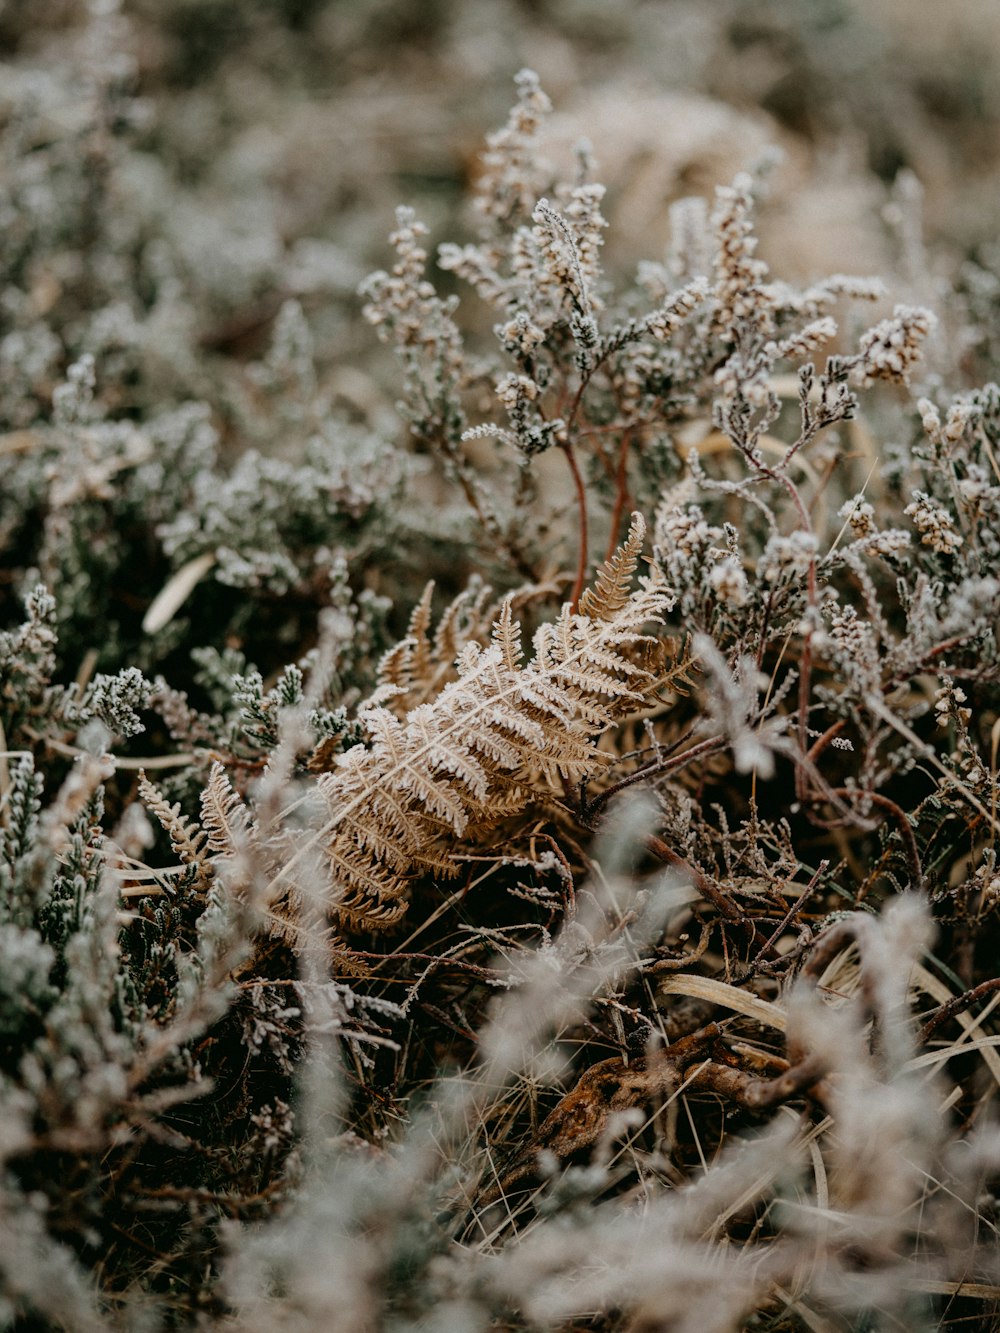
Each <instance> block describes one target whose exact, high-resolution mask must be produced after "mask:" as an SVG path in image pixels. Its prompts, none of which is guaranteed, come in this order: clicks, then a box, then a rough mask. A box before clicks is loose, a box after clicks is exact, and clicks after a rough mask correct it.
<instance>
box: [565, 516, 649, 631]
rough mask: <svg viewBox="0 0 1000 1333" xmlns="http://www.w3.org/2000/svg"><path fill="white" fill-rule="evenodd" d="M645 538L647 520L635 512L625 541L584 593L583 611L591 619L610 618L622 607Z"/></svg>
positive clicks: (628, 593) (581, 611) (626, 600)
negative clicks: (592, 584)
mask: <svg viewBox="0 0 1000 1333" xmlns="http://www.w3.org/2000/svg"><path fill="white" fill-rule="evenodd" d="M645 538H646V520H645V519H644V518H643V517H642V515H641V514H633V515H632V522H631V525H630V526H629V530H628V536H627V537H626V538H625V541H624V542H623V543H622V545H621V546H619V548H618V550H617V551H615V553H614V555H612V557H611V559H610V560H606V561H605V562H604V564H603V565H602V566H601V567H600V569H599V570H598V571H597V574H596V576H595V582H594V586H593V587H592V588H587V589H586V590H585V591H584V592H583V594H582V595H581V597H580V614H581V615H584V616H589V617H590V618H591V619H592V620H610V619H611V618H612V617H613V616H615V615H617V613H618V612H619V611H621V610H622V609H623V607H624V606H625V605H626V603H627V602H628V600H629V597H630V595H631V591H632V578H633V576H634V574H635V571H636V569H637V568H638V565H639V555H640V554H641V552H642V543H643V542H644V541H645Z"/></svg>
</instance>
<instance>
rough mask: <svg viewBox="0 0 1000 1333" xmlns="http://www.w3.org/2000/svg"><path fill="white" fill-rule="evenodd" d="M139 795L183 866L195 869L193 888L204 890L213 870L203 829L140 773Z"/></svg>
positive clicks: (178, 804) (178, 803)
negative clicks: (196, 871) (196, 874)
mask: <svg viewBox="0 0 1000 1333" xmlns="http://www.w3.org/2000/svg"><path fill="white" fill-rule="evenodd" d="M139 795H140V797H141V798H142V801H143V803H144V804H145V805H146V807H147V809H149V810H150V811H152V813H153V814H154V815H155V816H156V819H157V821H158V822H159V824H160V827H161V828H162V829H163V831H164V832H165V833H166V835H167V837H168V838H169V839H170V846H171V847H172V848H173V851H174V854H175V855H176V856H177V857H178V859H179V860H181V861H182V862H183V863H184V865H186V866H196V867H197V869H198V878H197V881H196V887H197V888H198V889H200V890H202V891H204V890H205V889H207V887H208V885H209V883H210V881H211V879H212V876H213V873H214V871H213V868H212V864H211V862H210V860H209V858H208V850H207V843H208V836H207V834H206V833H205V830H204V829H202V828H201V827H199V825H198V824H196V823H195V822H194V821H193V820H190V819H187V818H186V817H185V816H184V815H183V814H182V812H181V807H180V802H175V803H174V804H173V805H171V803H170V802H169V801H168V800H167V798H166V797H165V796H164V795H163V793H162V792H161V791H160V789H159V787H157V786H156V785H155V784H154V783H152V782H150V780H149V778H147V777H146V774H145V772H144V771H142V770H140V772H139Z"/></svg>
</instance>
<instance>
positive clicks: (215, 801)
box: [201, 762, 256, 856]
mask: <svg viewBox="0 0 1000 1333" xmlns="http://www.w3.org/2000/svg"><path fill="white" fill-rule="evenodd" d="M201 822H202V827H203V829H204V830H205V833H204V836H205V837H206V838H207V840H208V847H209V850H210V851H212V852H216V853H219V854H221V855H223V856H235V855H236V853H237V852H238V851H241V850H244V849H246V848H247V847H248V846H249V845H251V844H252V843H253V842H254V841H255V834H256V830H255V828H254V825H253V822H252V820H251V818H250V812H249V811H248V810H247V808H246V806H245V805H244V803H243V799H242V797H241V796H240V794H239V792H237V791H236V789H235V788H234V787H233V785H232V783H231V782H230V781H229V778H228V777H227V776H226V770H225V769H224V768H223V767H222V765H221V764H220V763H218V762H216V763H214V764H213V765H212V772H211V775H210V777H209V779H208V785H207V786H206V787H205V789H204V790H203V791H202V793H201Z"/></svg>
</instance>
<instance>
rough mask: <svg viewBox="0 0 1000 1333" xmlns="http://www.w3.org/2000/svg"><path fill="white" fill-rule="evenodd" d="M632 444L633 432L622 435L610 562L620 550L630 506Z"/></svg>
mask: <svg viewBox="0 0 1000 1333" xmlns="http://www.w3.org/2000/svg"><path fill="white" fill-rule="evenodd" d="M631 443H632V432H631V431H625V432H624V433H623V434H622V442H621V448H620V449H619V452H618V474H617V477H616V479H615V481H616V486H615V507H614V509H612V511H611V534H610V536H609V537H608V551H607V555H605V557H604V559H605V560H610V559H611V557H612V556H613V555H614V553H615V551H616V550H617V549H618V533H619V530H620V529H621V525H622V514H623V513H624V512H625V506H626V505H627V504H628V471H627V464H628V448H629V445H630V444H631Z"/></svg>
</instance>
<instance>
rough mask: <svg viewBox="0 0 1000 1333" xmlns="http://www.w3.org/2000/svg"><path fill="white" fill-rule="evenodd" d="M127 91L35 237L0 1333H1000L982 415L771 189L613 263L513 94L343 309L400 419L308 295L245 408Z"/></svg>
mask: <svg viewBox="0 0 1000 1333" xmlns="http://www.w3.org/2000/svg"><path fill="white" fill-rule="evenodd" d="M94 78H95V101H94V106H95V108H96V110H95V118H94V122H93V123H92V124H88V125H86V126H84V127H82V128H81V129H80V130H79V134H80V142H79V143H77V144H76V145H75V148H76V150H77V153H78V156H77V157H74V155H73V153H70V152H66V154H65V156H64V160H63V159H60V162H58V163H55V162H50V163H49V164H48V165H49V169H50V170H55V168H56V166H58V167H59V170H61V171H64V172H65V173H67V174H68V175H69V176H70V178H71V179H70V184H71V185H72V184H73V183H74V182H75V184H76V185H77V186H79V187H80V189H79V197H78V198H77V202H78V205H79V212H78V215H77V216H75V217H67V216H65V215H61V216H60V217H59V218H58V219H57V218H56V217H55V216H53V217H51V218H48V219H46V218H44V217H41V218H39V216H38V215H37V212H36V214H35V215H34V217H35V220H34V223H33V225H34V228H35V230H34V232H33V233H32V232H31V228H30V227H29V226H28V219H29V212H28V204H27V203H26V202H24V200H29V199H30V190H29V188H28V187H29V185H30V184H31V172H32V170H33V169H34V166H33V164H32V163H31V162H30V161H29V159H28V158H27V157H26V158H25V159H24V161H26V162H27V164H28V165H27V166H25V168H24V181H23V185H24V191H25V193H24V199H23V200H22V212H21V213H18V212H17V209H16V208H12V210H11V212H12V216H13V218H14V219H15V221H17V220H18V219H19V220H20V223H21V226H20V228H19V227H18V226H15V225H13V224H11V223H10V222H9V220H8V221H6V222H5V226H8V230H9V234H10V236H11V237H12V240H11V242H10V245H9V247H8V251H7V255H6V257H5V263H6V264H7V265H8V271H7V275H6V279H5V281H6V284H7V286H6V288H5V297H4V306H3V310H2V317H3V320H4V324H3V328H2V342H0V361H2V364H3V365H4V367H5V378H4V381H3V385H2V394H3V398H2V412H3V429H4V431H5V434H4V435H3V436H2V437H0V452H2V456H3V462H4V486H3V492H2V495H0V506H2V507H0V543H2V548H3V553H4V579H3V585H2V588H0V606H2V608H3V613H4V616H5V619H6V623H7V624H8V625H9V626H10V628H8V629H7V630H6V631H4V632H3V634H2V635H0V721H2V728H3V732H2V738H0V793H2V813H0V1024H2V1028H3V1044H2V1047H0V1050H2V1060H0V1079H2V1082H0V1099H2V1108H0V1152H2V1158H3V1176H2V1194H0V1281H2V1285H0V1322H2V1323H3V1325H4V1326H5V1327H10V1328H13V1329H36V1328H38V1329H41V1328H53V1329H66V1330H73V1331H74V1333H76V1331H77V1330H79V1331H80V1333H90V1330H95V1331H96V1330H110V1329H123V1330H124V1329H127V1330H145V1329H149V1330H153V1329H161V1328H163V1329H167V1328H206V1329H207V1328H218V1329H233V1330H236V1329H239V1330H255V1329H260V1330H265V1329H267V1330H274V1329H287V1330H293V1329H294V1330H304V1331H305V1330H316V1331H317V1333H318V1331H319V1330H331V1329H342V1330H344V1331H345V1333H354V1331H355V1330H361V1329H376V1328H386V1329H400V1330H402V1329H417V1328H419V1329H427V1330H431V1329H440V1330H448V1331H449V1333H452V1331H457V1330H466V1329H467V1330H470V1331H471V1330H476V1329H487V1328H497V1329H500V1328H526V1329H527V1328H536V1329H537V1328H545V1329H566V1330H569V1329H579V1328H592V1329H623V1330H624V1329H628V1330H654V1329H670V1330H677V1331H678V1333H684V1331H687V1330H699V1333H700V1331H701V1330H705V1329H713V1330H716V1329H718V1330H723V1329H741V1328H744V1327H750V1326H752V1327H754V1328H760V1329H774V1330H778V1329H793V1328H794V1329H815V1330H819V1329H836V1328H845V1329H847V1328H850V1329H854V1328H857V1329H862V1328H866V1329H867V1328H875V1327H878V1328H886V1329H889V1328H908V1329H916V1328H921V1327H927V1328H930V1327H937V1326H951V1325H952V1324H954V1325H955V1326H958V1327H961V1326H962V1325H963V1322H964V1324H965V1326H967V1327H970V1326H975V1327H988V1326H989V1325H990V1321H991V1320H992V1319H993V1318H995V1317H996V1316H997V1313H998V1311H1000V1272H998V1260H997V1246H996V1239H997V1234H996V1233H997V1216H996V1200H995V1197H994V1194H993V1193H992V1192H991V1191H992V1190H993V1189H994V1188H995V1187H996V1183H997V1180H998V1177H1000V1134H998V1130H997V1126H996V1113H995V1101H996V1096H997V1086H998V1083H1000V1052H998V1050H997V1046H998V1044H1000V1036H998V1035H997V1033H996V1023H995V1019H994V1017H993V1015H994V1011H995V1007H996V1004H997V1003H1000V998H998V997H1000V978H998V977H997V976H996V964H995V959H996V957H997V948H998V943H1000V939H998V936H1000V931H998V906H1000V865H998V860H997V833H998V827H1000V825H998V819H1000V799H998V798H1000V786H998V750H1000V642H998V639H1000V573H998V571H1000V461H998V460H1000V388H998V387H997V385H995V384H986V385H985V386H982V387H971V386H967V385H965V384H964V382H963V370H962V366H961V364H959V359H958V357H957V355H955V356H952V355H951V352H950V348H951V343H950V341H949V338H948V337H945V336H942V335H941V334H940V333H938V332H936V327H935V326H936V321H935V316H934V314H933V313H932V312H931V311H929V310H928V309H925V308H923V307H922V306H920V305H916V304H913V303H905V302H904V303H901V304H896V305H895V306H891V305H890V306H888V307H887V306H886V304H885V302H886V293H885V291H884V290H883V288H882V286H881V285H880V284H879V283H876V282H873V281H872V280H870V279H859V278H853V277H845V276H842V275H837V276H834V277H831V278H828V279H826V280H823V281H820V282H816V283H815V284H813V285H812V286H810V287H807V288H804V289H798V288H793V287H791V286H788V285H786V284H785V283H783V282H782V281H781V280H780V277H778V278H775V277H772V275H771V274H770V273H769V272H768V271H767V269H766V267H765V266H764V264H763V263H762V262H761V261H760V260H759V259H758V258H757V256H756V253H755V237H754V232H753V222H752V218H753V210H754V204H755V198H756V196H757V195H758V193H759V192H760V191H761V190H762V189H763V188H764V181H763V178H762V177H761V176H760V175H753V174H745V175H741V176H739V177H738V178H737V179H736V180H735V181H734V182H733V184H732V185H731V186H729V187H726V188H722V189H720V190H719V191H718V192H717V195H716V198H715V200H714V202H713V201H706V200H704V199H700V198H694V199H688V200H684V201H683V202H681V203H679V204H677V205H676V206H675V207H674V209H673V211H672V230H673V247H672V249H671V252H670V253H669V255H667V256H666V258H665V259H663V260H662V261H660V262H649V263H646V264H644V265H643V266H642V267H641V269H640V271H639V273H638V276H637V281H636V283H635V284H634V286H633V287H631V288H630V289H629V290H627V291H624V292H621V291H616V290H614V289H613V287H612V285H611V283H610V282H609V281H608V280H607V279H606V277H605V276H604V273H603V271H602V267H601V262H600V261H601V251H602V245H603V242H604V231H605V227H606V223H605V219H604V217H603V216H602V211H601V210H602V206H603V200H604V191H603V189H602V187H601V186H600V185H599V184H597V183H596V181H595V179H594V166H593V164H592V162H591V161H590V158H589V155H588V152H587V151H586V149H581V150H580V152H579V154H578V156H577V160H576V161H575V163H574V164H572V167H571V169H570V173H569V176H568V178H560V177H559V175H558V174H557V173H555V172H554V171H553V169H552V168H551V167H550V166H548V165H546V164H545V163H544V162H543V161H542V160H541V158H540V155H539V153H538V151H537V144H538V135H539V131H540V127H541V125H542V124H543V122H544V120H545V117H546V116H547V114H548V112H549V110H550V107H549V102H548V99H547V97H546V96H545V94H544V92H543V91H542V89H541V87H540V85H539V82H538V80H537V78H536V77H535V76H534V75H533V74H532V73H530V72H529V71H524V72H522V73H521V74H520V75H519V76H518V78H517V92H518V100H517V103H516V105H515V108H514V110H513V111H512V113H511V116H510V119H509V121H508V122H507V124H506V125H505V126H504V127H503V128H502V129H500V130H499V131H497V132H496V133H495V134H493V135H492V136H491V137H490V139H489V141H488V144H487V149H486V152H485V153H484V155H483V157H482V160H481V163H480V167H479V170H478V174H477V177H476V180H475V186H474V197H473V200H472V204H473V208H472V218H471V224H470V237H471V239H469V240H467V241H466V242H465V243H463V244H461V245H451V244H449V245H444V246H442V247H441V249H440V250H439V252H438V269H439V271H438V272H436V273H435V272H433V270H432V268H431V263H430V258H429V255H428V252H427V250H426V248H425V244H424V237H425V235H426V233H425V230H424V228H423V227H422V226H421V224H420V222H419V221H418V219H417V218H416V217H415V215H414V214H413V213H412V212H411V211H409V210H407V209H402V210H400V212H399V216H398V221H397V227H396V230H395V232H394V233H393V236H392V246H393V248H394V251H395V262H394V266H393V267H392V269H391V271H388V272H379V273H376V274H374V275H373V276H372V277H371V278H369V279H368V281H367V282H366V284H365V286H364V299H365V302H366V305H365V316H366V318H367V319H368V321H369V322H370V324H371V325H373V326H374V328H375V329H376V330H377V332H378V335H379V337H380V338H382V339H383V340H384V341H385V342H386V343H387V344H388V345H389V346H391V347H392V348H393V349H394V350H395V352H396V353H397V354H398V357H399V360H400V363H401V365H402V369H403V390H402V393H403V401H402V404H401V411H402V413H403V415H404V417H405V420H406V422H407V424H408V439H407V440H406V441H404V442H402V443H394V442H393V441H392V440H390V439H378V438H376V437H375V436H374V434H373V432H372V430H371V429H370V427H369V425H368V424H367V423H365V422H362V421H358V420H350V419H345V418H343V417H337V416H336V415H335V414H334V413H333V411H332V408H331V404H330V402H329V401H328V399H327V398H326V397H324V390H323V385H322V383H321V381H320V379H319V378H318V377H317V375H316V373H315V367H314V365H313V363H312V360H311V350H310V330H309V323H308V320H307V318H306V316H305V315H304V313H303V310H302V307H301V305H300V304H298V303H297V302H296V301H294V300H292V301H289V302H287V303H286V304H285V305H284V307H283V308H282V310H281V313H280V315H279V317H278V318H277V320H276V323H275V326H274V331H273V340H272V345H271V348H270V351H269V352H267V354H266V355H265V356H264V358H263V359H262V360H261V361H260V362H256V363H253V364H251V365H250V366H249V367H248V368H247V369H246V372H245V374H244V375H243V376H242V378H240V377H236V382H235V383H234V384H233V385H230V386H228V387H227V390H226V395H227V396H226V397H225V401H224V403H223V401H222V399H221V398H215V399H211V400H210V399H208V398H207V397H205V396H201V394H200V390H199V386H200V385H202V384H203V382H204V371H203V368H202V367H201V366H200V363H199V360H198V355H197V347H196V342H195V335H194V333H193V331H192V330H191V329H190V328H185V327H184V325H183V322H182V320H181V318H180V311H181V307H182V305H183V303H182V302H178V300H177V282H178V281H179V279H178V278H177V275H176V274H175V273H172V270H171V264H172V258H171V256H170V255H169V254H168V253H166V252H165V251H164V249H163V248H162V246H161V247H160V248H159V249H157V248H156V247H152V246H149V245H147V244H145V243H144V240H143V234H142V232H143V226H144V225H145V222H144V219H143V217H142V216H141V213H140V212H139V211H138V210H136V211H130V208H131V207H132V206H131V205H129V207H126V208H124V209H123V210H122V211H120V212H114V211H113V210H110V209H108V208H107V207H106V203H107V200H108V199H109V198H114V197H118V198H127V194H124V193H123V194H119V195H116V193H115V192H116V190H117V189H118V186H117V185H116V179H117V178H116V176H115V172H116V158H115V153H116V147H115V143H116V141H115V138H114V134H113V133H112V129H111V125H112V121H111V117H112V112H113V111H114V113H115V115H117V116H118V117H120V118H121V120H122V122H123V123H125V122H127V112H128V105H127V103H121V104H119V100H116V99H120V97H121V90H120V89H119V88H118V86H117V85H116V83H115V82H114V79H113V78H112V77H111V74H109V73H108V71H103V72H102V70H101V69H100V68H99V67H97V68H96V72H95V73H94ZM102 80H103V82H102ZM30 100H31V99H30V98H27V99H26V101H25V104H24V106H23V107H22V108H21V112H20V113H19V115H18V116H13V117H12V118H11V119H10V120H9V121H8V123H7V125H6V126H5V129H4V133H5V134H6V135H7V136H8V138H9V140H10V144H9V147H10V148H11V149H12V153H13V150H14V149H16V147H17V142H16V141H18V136H19V135H21V136H24V135H26V134H28V129H29V128H30V126H31V125H32V123H33V122H32V120H31V115H32V114H33V112H32V108H31V106H29V102H30ZM26 127H27V128H26ZM119 128H120V126H119ZM29 137H30V136H29ZM81 148H82V150H83V156H82V157H81V156H79V154H80V150H81ZM40 151H42V152H46V153H48V154H49V156H50V157H52V156H54V150H53V149H52V148H51V146H49V147H45V146H43V147H42V148H41V149H40ZM87 154H89V155H90V156H89V157H87ZM14 155H16V154H14ZM81 161H83V162H84V163H85V164H86V169H84V168H83V167H81V166H80V165H79V164H80V162H81ZM98 168H100V169H99V170H98ZM74 171H76V172H78V175H77V176H73V173H74ZM84 187H86V190H85V189H84ZM87 190H89V194H88V193H87ZM102 192H103V193H102ZM69 194H70V195H73V190H72V189H70V190H69ZM74 197H76V196H74ZM46 225H47V226H49V227H50V229H51V230H50V234H41V233H42V232H43V231H44V226H46ZM59 228H65V229H67V234H69V235H71V236H78V235H82V234H85V235H86V237H87V248H86V249H85V250H84V252H83V253H84V254H85V255H86V256H87V257H88V261H89V266H88V265H83V266H82V267H78V268H76V269H74V268H73V266H72V265H71V264H69V263H68V261H66V260H65V256H66V254H68V253H69V250H68V248H65V249H61V248H60V246H64V245H66V244H67V243H66V240H65V237H61V236H60V234H59ZM612 235H613V232H612ZM53 254H54V255H55V256H56V258H57V259H59V258H60V257H61V258H62V260H63V261H65V262H62V263H61V264H60V263H57V262H54V261H53V260H52V259H51V256H52V255H53ZM39 256H43V257H44V256H49V260H48V261H47V262H45V263H43V262H41V260H40V258H39ZM109 256H114V257H115V260H116V262H115V263H111V262H110V259H109ZM459 292H461V304H460V297H459V295H458V293H459ZM956 299H957V298H956ZM484 311H485V312H486V313H485V316H484ZM460 313H463V314H465V313H468V320H467V326H466V321H465V320H464V319H463V321H462V322H460V321H459V315H460ZM57 317H58V318H57ZM954 318H955V315H954V310H953V309H952V310H950V311H949V319H950V320H953V319H954ZM60 321H62V322H60ZM491 324H492V325H493V334H494V335H495V336H494V337H493V338H492V341H491V340H490V336H489V333H488V329H489V326H490V325H491ZM484 330H487V332H485V334H484V332H483V331H484ZM947 332H948V330H947V329H946V330H945V333H947ZM935 340H937V341H935ZM14 365H17V366H18V367H19V368H20V369H19V373H18V374H14V373H8V370H7V368H8V367H10V366H14ZM165 368H166V369H165ZM165 381H166V382H169V383H171V384H172V385H173V390H172V392H171V393H168V394H166V395H165V396H163V397H160V398H157V397H156V395H155V389H156V386H157V385H160V386H161V388H162V385H163V384H164V382H165ZM244 424H245V425H246V430H247V435H248V437H249V438H255V439H261V438H266V436H267V434H268V431H272V432H274V433H275V434H276V435H282V437H283V438H284V439H285V440H286V442H289V441H290V442H294V441H298V442H300V443H301V449H300V451H299V453H300V456H299V458H298V459H297V460H296V461H288V460H287V459H284V458H282V459H279V458H276V457H274V456H269V455H267V454H265V453H256V452H253V451H252V450H248V451H244V452H242V453H241V454H240V455H239V457H238V458H237V459H236V461H235V462H234V461H232V460H231V458H227V456H226V450H225V448H224V447H223V439H222V434H223V431H225V433H226V434H227V435H229V436H230V437H231V436H235V437H236V438H237V439H238V438H240V432H241V429H242V426H243V425H244ZM251 432H252V433H251ZM230 442H231V441H230ZM427 580H434V581H436V582H427ZM390 590H391V591H392V595H390ZM17 598H19V599H20V603H19V609H17V610H15V600H16V599H17Z"/></svg>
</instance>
